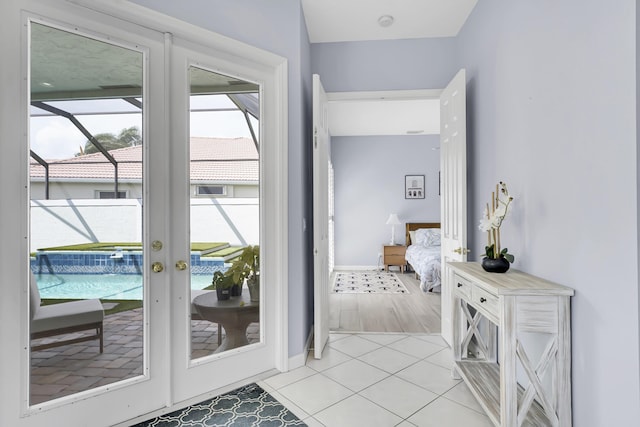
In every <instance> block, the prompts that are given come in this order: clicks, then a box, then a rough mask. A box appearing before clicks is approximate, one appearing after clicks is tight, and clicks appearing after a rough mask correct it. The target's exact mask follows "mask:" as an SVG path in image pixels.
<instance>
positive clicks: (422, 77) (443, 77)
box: [311, 38, 456, 92]
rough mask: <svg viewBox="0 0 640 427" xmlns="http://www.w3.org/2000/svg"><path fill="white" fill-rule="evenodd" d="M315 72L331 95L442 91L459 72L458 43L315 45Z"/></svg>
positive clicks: (415, 40) (433, 40) (391, 42)
mask: <svg viewBox="0 0 640 427" xmlns="http://www.w3.org/2000/svg"><path fill="white" fill-rule="evenodd" d="M311 68H312V71H313V72H314V73H315V74H319V75H320V78H321V79H322V84H323V85H324V88H325V90H326V91H327V92H349V91H364V90H371V91H373V90H409V89H442V88H443V87H445V86H446V85H447V83H449V81H450V80H451V78H452V77H453V76H454V74H455V71H456V63H455V39H454V38H439V39H414V40H384V41H366V42H349V43H315V44H312V45H311Z"/></svg>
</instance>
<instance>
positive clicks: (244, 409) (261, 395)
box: [132, 383, 306, 427]
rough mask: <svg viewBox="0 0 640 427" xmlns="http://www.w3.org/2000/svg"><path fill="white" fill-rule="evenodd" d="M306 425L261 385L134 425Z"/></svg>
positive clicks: (148, 426)
mask: <svg viewBox="0 0 640 427" xmlns="http://www.w3.org/2000/svg"><path fill="white" fill-rule="evenodd" d="M182 426H185V427H186V426H189V427H218V426H220V427H221V426H225V427H227V426H234V427H254V426H255V427H280V426H306V424H305V423H303V422H302V421H300V419H299V418H298V417H296V416H295V415H293V414H292V413H291V412H290V411H289V410H288V409H287V408H285V407H284V406H282V404H281V403H280V402H278V401H277V400H276V399H274V398H273V396H271V395H270V394H269V393H267V392H266V391H264V390H263V389H262V388H261V387H260V386H258V385H257V384H255V383H254V384H249V385H247V386H244V387H241V388H239V389H236V390H233V391H230V392H229V393H227V394H223V395H222V396H218V397H214V398H213V399H211V400H206V401H204V402H200V403H198V404H196V405H192V406H189V407H188V408H184V409H181V410H178V411H175V412H171V413H170V414H166V415H162V416H160V417H158V418H154V419H152V420H149V421H145V422H142V423H140V424H136V425H135V426H132V427H182Z"/></svg>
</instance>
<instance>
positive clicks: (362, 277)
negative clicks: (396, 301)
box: [333, 271, 409, 294]
mask: <svg viewBox="0 0 640 427" xmlns="http://www.w3.org/2000/svg"><path fill="white" fill-rule="evenodd" d="M333 292H334V293H339V294H408V293H409V291H408V290H407V288H406V287H405V286H404V284H403V283H402V282H401V281H400V279H398V276H396V274H395V273H384V272H361V271H358V272H349V273H346V272H345V273H336V281H335V284H334V286H333Z"/></svg>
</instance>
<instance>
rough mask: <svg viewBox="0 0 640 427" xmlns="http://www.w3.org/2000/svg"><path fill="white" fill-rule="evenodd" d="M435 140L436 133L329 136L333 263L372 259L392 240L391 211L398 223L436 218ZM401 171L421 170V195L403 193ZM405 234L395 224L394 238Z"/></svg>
mask: <svg viewBox="0 0 640 427" xmlns="http://www.w3.org/2000/svg"><path fill="white" fill-rule="evenodd" d="M439 146H440V137H439V135H424V136H351V137H333V138H331V150H332V151H331V159H332V162H333V169H334V177H335V190H334V191H335V236H336V237H335V264H336V266H337V267H340V266H375V265H377V262H378V253H380V252H381V251H382V245H385V244H389V242H390V240H391V226H389V225H386V224H385V223H386V222H387V219H388V217H389V214H390V213H397V214H398V217H399V218H400V221H402V222H403V223H405V222H425V221H434V222H437V221H439V220H440V196H439V195H438V172H439V170H440V151H439V150H433V148H436V147H439ZM405 175H425V190H426V196H425V198H424V199H405V198H404V177H405ZM404 236H405V232H404V224H403V225H398V226H396V227H395V242H396V243H404V241H405V237H404Z"/></svg>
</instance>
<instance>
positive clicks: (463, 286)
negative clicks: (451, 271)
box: [453, 275, 473, 301]
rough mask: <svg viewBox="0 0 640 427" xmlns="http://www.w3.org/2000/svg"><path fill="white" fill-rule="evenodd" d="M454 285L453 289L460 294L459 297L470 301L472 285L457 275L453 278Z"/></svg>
mask: <svg viewBox="0 0 640 427" xmlns="http://www.w3.org/2000/svg"><path fill="white" fill-rule="evenodd" d="M454 283H455V287H454V288H453V289H454V290H455V291H456V292H458V293H459V294H460V297H461V298H462V299H464V300H466V301H471V289H472V288H473V283H471V282H469V281H468V280H467V279H465V278H464V277H461V276H458V275H456V276H455V282H454Z"/></svg>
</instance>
